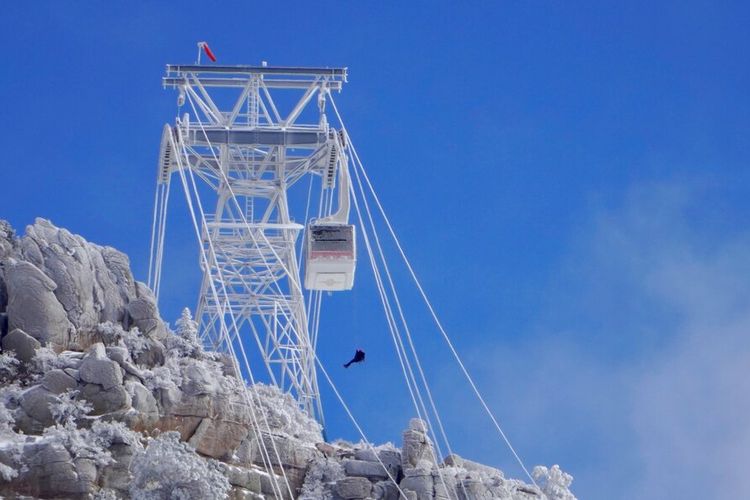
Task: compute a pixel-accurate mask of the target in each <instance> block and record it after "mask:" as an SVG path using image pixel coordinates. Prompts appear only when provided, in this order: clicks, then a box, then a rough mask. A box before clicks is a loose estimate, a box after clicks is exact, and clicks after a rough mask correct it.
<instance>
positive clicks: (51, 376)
mask: <svg viewBox="0 0 750 500" xmlns="http://www.w3.org/2000/svg"><path fill="white" fill-rule="evenodd" d="M77 386H78V382H76V379H74V378H73V377H71V376H70V375H68V374H67V373H65V372H64V371H63V370H60V369H55V370H50V371H48V372H47V373H45V374H44V377H43V378H42V387H44V388H45V389H47V390H48V391H49V392H51V393H53V394H62V393H63V392H65V391H67V390H70V389H75V388H76V387H77Z"/></svg>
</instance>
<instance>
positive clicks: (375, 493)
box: [372, 481, 399, 500]
mask: <svg viewBox="0 0 750 500" xmlns="http://www.w3.org/2000/svg"><path fill="white" fill-rule="evenodd" d="M372 497H373V498H374V499H375V500H398V499H399V492H398V488H396V485H395V484H393V483H392V482H391V481H380V482H379V483H376V484H375V485H374V486H373V487H372Z"/></svg>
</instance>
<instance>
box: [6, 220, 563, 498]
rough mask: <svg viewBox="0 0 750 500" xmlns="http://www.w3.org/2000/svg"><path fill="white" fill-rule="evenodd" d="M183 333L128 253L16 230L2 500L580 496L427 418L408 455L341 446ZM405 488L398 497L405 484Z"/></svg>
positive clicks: (407, 436) (407, 435)
mask: <svg viewBox="0 0 750 500" xmlns="http://www.w3.org/2000/svg"><path fill="white" fill-rule="evenodd" d="M176 325H177V327H176V331H171V330H170V329H169V328H168V326H167V325H166V323H165V322H164V321H162V319H161V317H160V316H159V311H158V309H157V307H156V302H155V300H154V297H153V295H152V293H151V291H150V290H149V289H148V287H147V286H145V285H144V284H143V283H140V282H137V281H136V280H135V279H134V278H133V275H132V273H131V271H130V266H129V261H128V258H127V256H126V255H124V254H123V253H121V252H118V251H117V250H115V249H113V248H111V247H103V246H98V245H95V244H92V243H89V242H87V241H85V240H84V239H83V238H82V237H80V236H77V235H73V234H71V233H70V232H68V231H66V230H65V229H59V228H57V227H55V226H54V225H52V224H51V223H50V222H49V221H46V220H43V219H38V220H37V221H36V222H35V223H34V224H33V225H31V226H29V227H28V228H27V229H26V234H25V235H24V236H23V237H20V238H18V237H16V235H15V233H14V231H13V229H12V228H11V227H10V225H9V224H7V223H6V222H3V221H0V332H1V335H2V339H1V342H0V344H1V346H2V352H1V353H0V495H2V496H5V497H8V498H137V499H167V498H180V499H201V500H202V499H210V498H232V499H240V498H242V499H245V498H304V499H319V498H330V499H365V498H372V499H394V500H395V499H397V498H399V497H402V495H403V496H405V497H406V498H409V499H414V500H423V499H449V498H450V499H485V498H486V499H490V498H502V499H540V498H545V497H546V498H549V499H550V500H552V499H565V500H570V499H574V497H573V495H572V494H571V493H570V491H569V486H570V483H571V481H572V478H571V476H569V475H568V474H565V473H564V472H562V471H561V470H560V469H559V468H558V467H557V466H554V467H551V468H549V469H548V468H546V467H537V468H535V470H534V475H535V476H536V477H535V479H536V481H537V483H538V485H539V487H540V488H541V489H539V488H537V487H536V486H533V485H529V484H525V483H523V482H522V481H518V480H514V479H507V478H505V477H504V475H503V473H502V472H501V471H499V470H497V469H494V468H491V467H487V466H484V465H481V464H478V463H475V462H471V461H469V460H465V459H463V458H461V457H459V456H456V455H452V456H449V457H446V458H445V459H444V460H443V461H442V462H441V463H440V464H439V466H436V465H435V463H436V460H435V457H434V450H433V447H432V444H431V442H430V440H429V438H428V436H427V433H426V430H425V426H424V423H423V422H422V421H420V420H417V419H414V420H412V421H411V422H409V424H408V428H407V429H406V430H405V431H404V433H403V442H402V443H401V448H396V447H394V446H391V445H384V446H372V445H370V444H368V443H359V444H352V443H346V442H341V441H339V442H335V443H325V442H323V439H322V437H321V433H320V428H319V426H318V425H317V423H316V422H314V421H312V420H311V419H309V418H308V417H307V416H306V415H304V414H303V413H302V412H300V411H299V410H298V409H297V406H296V405H295V403H294V401H293V400H292V399H291V398H290V396H288V395H286V394H282V393H280V392H279V391H278V390H277V389H276V388H274V387H268V386H264V385H256V386H253V387H247V386H245V384H244V383H243V382H242V381H241V380H240V379H239V378H238V377H237V376H236V375H235V373H236V372H235V365H234V363H233V362H232V360H231V359H228V358H227V357H225V356H223V355H221V354H218V353H213V352H206V351H205V350H204V349H203V347H202V346H201V345H200V342H199V341H198V338H197V335H196V333H197V325H196V324H195V323H194V322H193V321H192V319H191V317H190V314H189V311H187V310H186V311H185V312H184V313H183V316H182V317H181V318H180V319H179V320H178V321H177V323H176ZM397 485H398V486H397Z"/></svg>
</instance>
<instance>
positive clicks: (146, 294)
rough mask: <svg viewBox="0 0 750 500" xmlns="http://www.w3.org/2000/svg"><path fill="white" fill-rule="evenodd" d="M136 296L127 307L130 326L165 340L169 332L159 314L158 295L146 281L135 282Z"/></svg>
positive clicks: (152, 336) (127, 322)
mask: <svg viewBox="0 0 750 500" xmlns="http://www.w3.org/2000/svg"><path fill="white" fill-rule="evenodd" d="M135 292H136V297H134V298H132V299H131V300H130V302H128V305H127V307H126V312H127V321H126V324H127V325H128V327H130V326H131V325H134V326H136V327H138V329H139V330H140V331H141V332H142V333H143V334H144V335H146V336H148V337H151V338H154V339H156V340H164V339H165V338H166V337H167V335H169V332H167V328H166V326H165V325H164V321H162V319H161V317H160V316H159V309H158V307H157V306H156V297H154V294H153V292H152V291H151V289H149V288H148V286H146V285H145V284H144V283H141V282H139V281H137V282H135Z"/></svg>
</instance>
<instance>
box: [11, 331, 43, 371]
mask: <svg viewBox="0 0 750 500" xmlns="http://www.w3.org/2000/svg"><path fill="white" fill-rule="evenodd" d="M2 344H3V351H14V352H15V353H16V358H17V359H18V360H19V361H21V362H22V363H28V362H29V361H31V359H32V358H33V357H34V355H36V350H37V349H38V348H39V347H41V345H42V344H40V343H39V341H38V340H37V339H35V338H34V337H32V336H31V335H28V334H27V333H26V332H24V331H23V330H21V329H20V328H16V329H15V330H13V331H12V332H10V333H9V334H8V335H6V336H5V337H3V342H2Z"/></svg>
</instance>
